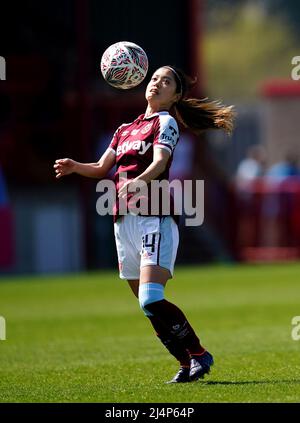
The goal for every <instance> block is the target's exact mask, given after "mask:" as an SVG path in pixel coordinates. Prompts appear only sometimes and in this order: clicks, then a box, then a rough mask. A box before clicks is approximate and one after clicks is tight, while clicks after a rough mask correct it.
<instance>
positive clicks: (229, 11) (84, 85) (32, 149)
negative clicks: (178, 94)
mask: <svg viewBox="0 0 300 423" xmlns="http://www.w3.org/2000/svg"><path fill="white" fill-rule="evenodd" d="M299 19H300V9H299V5H298V2H297V1H296V0H285V1H284V0H231V1H229V0H218V1H216V0H187V1H180V0H165V1H163V2H158V1H152V2H151V6H148V7H146V6H144V5H143V6H142V9H141V2H138V1H135V0H123V1H118V2H114V3H112V2H100V1H98V0H89V1H85V0H62V1H60V2H53V1H48V0H45V1H43V2H38V1H34V0H31V1H27V2H18V1H15V0H12V1H10V2H5V3H4V4H3V5H2V6H1V25H0V39H1V49H0V55H1V56H2V57H4V58H5V60H6V80H5V81H4V80H2V81H0V166H1V175H0V178H1V179H0V275H2V276H3V275H7V274H23V273H29V274H31V273H37V274H41V273H52V272H53V273H64V272H74V271H84V270H90V269H101V268H115V267H116V252H115V246H114V238H113V226H112V221H111V217H110V216H107V217H99V216H98V215H97V213H96V209H95V204H96V199H97V193H96V191H95V186H96V182H95V181H94V180H87V179H84V178H80V177H78V176H71V177H68V178H66V179H63V180H60V181H57V180H56V179H55V177H54V172H53V167H52V166H53V162H54V160H55V159H56V158H59V157H72V158H74V159H75V160H78V161H88V162H89V161H96V160H97V159H98V158H99V156H100V155H101V153H102V152H103V151H104V150H105V148H106V146H107V145H108V142H109V140H110V138H111V135H112V133H113V132H114V130H115V129H116V127H117V126H118V125H119V124H120V123H122V122H124V121H125V122H126V121H130V120H132V119H133V118H134V117H135V116H136V115H138V114H140V113H142V112H143V110H144V108H145V100H144V97H143V92H144V89H145V85H146V82H145V83H143V84H142V85H141V86H140V87H138V88H136V89H133V90H130V91H128V92H120V91H117V90H116V89H113V88H111V87H110V86H108V85H107V84H105V82H104V81H103V79H102V76H101V74H100V71H99V62H100V58H101V55H102V53H103V51H104V50H105V49H106V48H107V47H108V46H109V45H110V44H112V43H114V42H116V41H120V40H130V41H133V42H135V43H137V44H139V45H141V46H142V47H143V48H144V49H145V51H146V52H147V54H148V56H149V61H150V70H149V75H150V74H151V72H152V71H154V70H155V69H156V68H157V67H158V66H160V65H162V64H167V63H169V64H174V65H176V66H179V67H181V68H182V69H184V70H185V71H186V72H187V73H189V74H191V75H194V76H197V77H198V87H197V92H196V94H197V95H200V96H202V97H205V96H209V97H210V98H213V99H220V100H222V101H223V102H224V103H227V104H234V105H236V110H237V113H238V114H237V119H236V129H235V131H234V133H233V136H232V138H228V137H227V136H226V135H224V134H222V133H220V132H215V133H209V134H207V135H205V136H203V137H201V139H197V138H195V137H192V136H191V135H190V134H183V136H182V141H181V142H180V144H179V145H178V148H177V150H176V153H175V162H174V167H173V170H172V177H174V178H182V179H183V178H195V179H204V180H205V222H204V224H203V225H202V226H201V227H198V228H193V227H192V228H188V227H187V228H186V227H183V226H182V227H181V239H182V241H181V244H180V250H179V253H178V261H177V262H178V263H181V264H185V263H187V264H191V263H193V264H198V263H199V264H201V263H210V262H212V263H214V262H240V261H242V262H243V261H248V262H257V261H268V262H270V261H271V262H274V261H278V260H279V261H286V260H298V259H299V256H300V182H299V177H298V176H297V174H298V163H294V165H295V166H296V168H297V169H296V170H295V171H294V172H290V173H289V172H288V171H287V172H286V174H284V172H283V173H281V174H280V171H279V172H277V174H276V175H275V176H274V177H273V176H272V175H271V176H268V177H266V176H261V175H266V174H268V171H269V169H270V167H271V166H272V165H273V164H275V163H281V162H284V161H285V160H286V159H287V157H288V158H290V157H292V159H293V160H294V162H296V161H297V159H298V155H299V153H300V144H299V142H298V140H299V133H300V120H299V118H298V117H299V112H300V84H299V82H298V81H293V80H292V78H291V71H292V64H291V60H292V58H293V57H294V56H297V54H299V49H298V47H297V46H299V38H300V29H299V28H300V25H299ZM149 75H148V76H149ZM254 145H259V146H263V147H264V148H265V149H266V154H265V157H264V160H263V163H262V166H263V169H264V173H261V174H260V175H256V176H259V177H254V178H253V177H251V178H250V177H249V178H248V179H247V177H246V178H245V179H243V178H238V179H237V177H236V173H237V169H238V166H239V164H240V163H241V162H242V160H244V159H245V158H246V157H247V154H248V152H249V147H252V146H254ZM295 166H294V167H295ZM280 169H281V168H280ZM285 169H286V168H285ZM275 173H276V172H275ZM252 176H253V175H252ZM241 179H242V180H241Z"/></svg>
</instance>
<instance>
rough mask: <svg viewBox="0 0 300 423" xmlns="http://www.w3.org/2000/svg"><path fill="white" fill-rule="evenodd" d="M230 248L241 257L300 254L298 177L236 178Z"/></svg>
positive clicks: (254, 258)
mask: <svg viewBox="0 0 300 423" xmlns="http://www.w3.org/2000/svg"><path fill="white" fill-rule="evenodd" d="M234 191H235V195H234V197H235V218H236V221H235V225H236V230H235V234H234V246H235V247H234V248H235V252H236V255H237V258H238V259H239V260H242V261H249V262H260V261H287V260H298V259H299V258H300V178H298V177H290V178H286V179H284V180H279V179H277V180H276V179H275V178H272V179H271V178H267V177H265V178H259V179H255V180H253V181H250V182H238V183H237V184H236V185H235V188H234Z"/></svg>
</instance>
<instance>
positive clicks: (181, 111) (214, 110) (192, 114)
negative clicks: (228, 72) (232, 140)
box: [174, 98, 235, 134]
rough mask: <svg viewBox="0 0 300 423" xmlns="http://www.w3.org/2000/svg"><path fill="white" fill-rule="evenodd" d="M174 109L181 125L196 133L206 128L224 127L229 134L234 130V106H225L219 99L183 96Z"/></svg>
mask: <svg viewBox="0 0 300 423" xmlns="http://www.w3.org/2000/svg"><path fill="white" fill-rule="evenodd" d="M174 110H175V116H176V118H177V120H178V121H179V122H180V123H181V125H182V126H183V127H185V128H189V129H190V130H191V131H192V132H194V133H195V134H199V133H201V132H202V131H204V130H206V129H223V130H224V131H225V132H227V133H228V134H231V132H232V130H233V119H234V116H235V113H234V110H233V106H224V105H223V104H222V103H221V102H219V101H208V99H207V98H205V99H197V98H183V99H181V100H180V101H179V102H178V103H177V104H175V106H174Z"/></svg>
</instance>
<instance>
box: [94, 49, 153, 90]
mask: <svg viewBox="0 0 300 423" xmlns="http://www.w3.org/2000/svg"><path fill="white" fill-rule="evenodd" d="M100 67H101V73H102V75H103V78H104V79H105V81H106V82H108V83H109V84H110V85H112V86H113V87H115V88H120V89H122V90H128V89H129V88H133V87H136V86H137V85H139V84H140V83H141V82H142V81H143V80H144V78H145V76H146V75H147V71H148V57H147V55H146V53H145V52H144V50H143V49H142V48H141V47H140V46H138V45H137V44H134V43H131V42H129V41H120V42H118V43H115V44H112V45H111V46H110V47H108V48H107V49H106V50H105V52H104V53H103V56H102V58H101V66H100Z"/></svg>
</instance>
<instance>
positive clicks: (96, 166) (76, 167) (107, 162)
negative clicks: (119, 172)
mask: <svg viewBox="0 0 300 423" xmlns="http://www.w3.org/2000/svg"><path fill="white" fill-rule="evenodd" d="M115 162H116V155H115V153H114V151H113V150H112V149H111V148H108V149H107V150H106V151H105V153H104V154H103V155H102V156H101V158H100V160H99V161H98V162H96V163H79V162H76V161H75V160H72V159H58V160H56V161H55V164H54V166H53V167H54V169H55V173H56V178H57V179H59V178H61V177H62V176H66V175H70V174H71V173H77V174H78V175H81V176H86V177H88V178H98V179H101V178H104V177H105V176H106V175H107V174H108V172H109V171H110V169H111V168H112V167H113V166H114V165H115Z"/></svg>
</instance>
